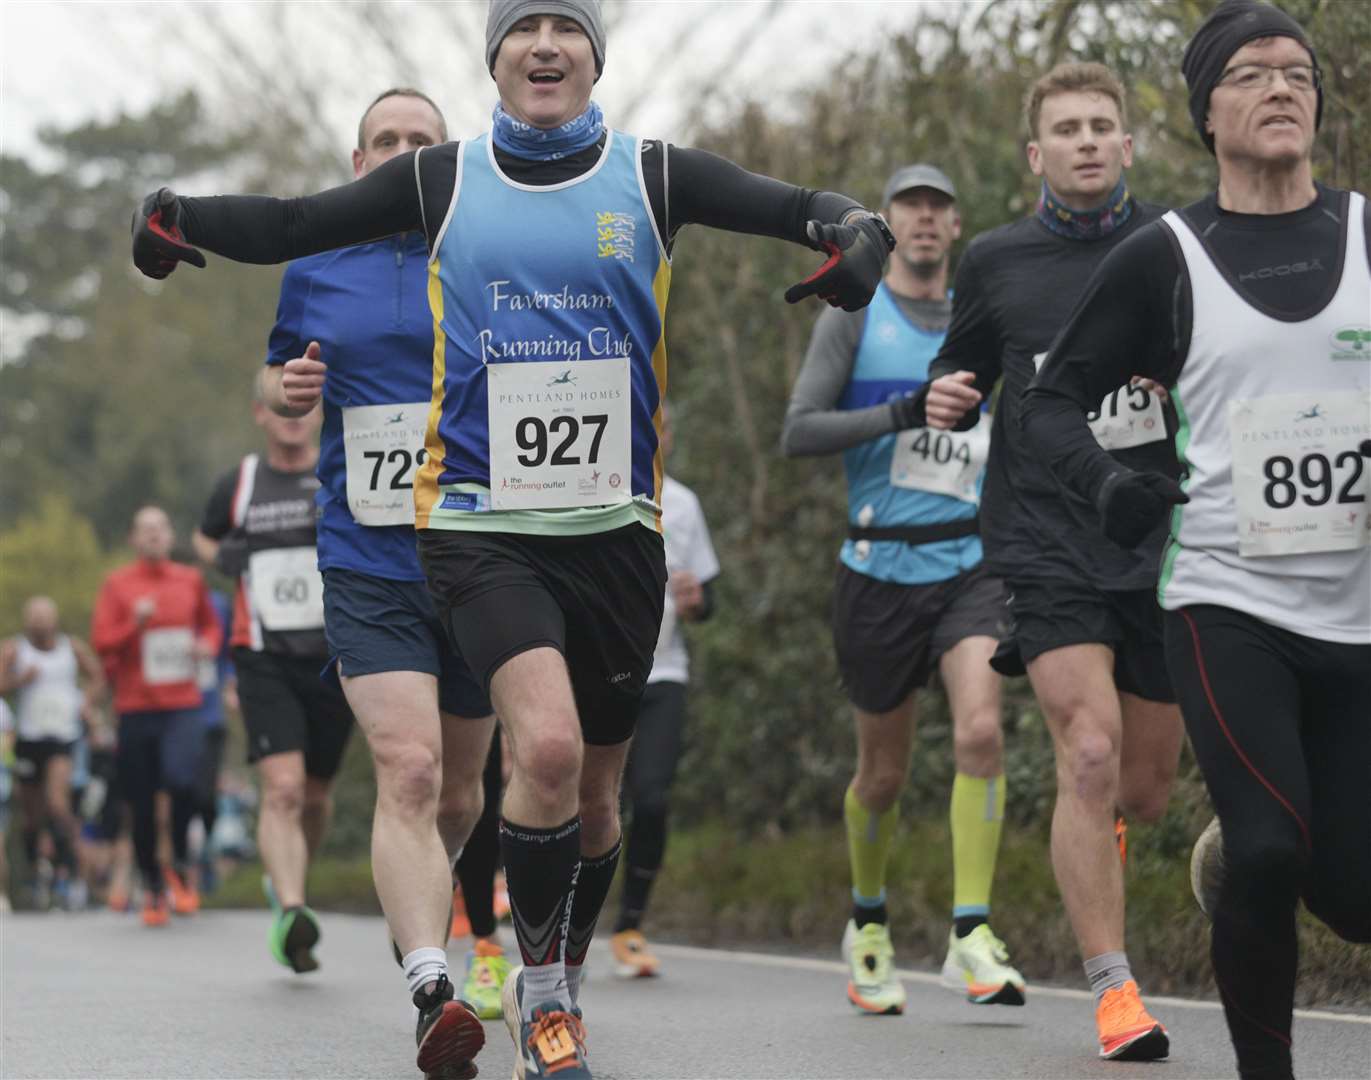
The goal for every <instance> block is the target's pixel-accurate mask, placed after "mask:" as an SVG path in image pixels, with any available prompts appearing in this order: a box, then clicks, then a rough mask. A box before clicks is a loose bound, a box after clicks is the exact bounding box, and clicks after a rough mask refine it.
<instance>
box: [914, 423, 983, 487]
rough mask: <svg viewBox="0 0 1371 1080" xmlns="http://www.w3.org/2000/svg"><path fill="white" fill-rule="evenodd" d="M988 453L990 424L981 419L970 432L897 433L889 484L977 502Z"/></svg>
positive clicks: (921, 429) (927, 429) (926, 431)
mask: <svg viewBox="0 0 1371 1080" xmlns="http://www.w3.org/2000/svg"><path fill="white" fill-rule="evenodd" d="M989 451H990V423H989V421H988V420H986V419H985V418H984V417H983V418H982V419H981V422H980V423H978V424H977V425H976V426H975V427H973V428H972V429H971V430H969V431H937V430H935V429H933V428H912V429H910V430H909V431H901V432H897V433H896V435H895V449H894V452H893V453H892V454H891V457H890V483H891V484H892V485H893V486H895V487H898V488H913V489H915V490H918V491H929V492H932V493H934V494H936V495H951V496H952V497H953V498H954V499H961V500H962V501H963V502H969V503H979V502H980V501H981V492H980V484H979V481H980V477H981V471H982V470H983V469H984V468H985V459H986V455H987V454H988V453H989Z"/></svg>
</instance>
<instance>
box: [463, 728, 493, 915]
mask: <svg viewBox="0 0 1371 1080" xmlns="http://www.w3.org/2000/svg"><path fill="white" fill-rule="evenodd" d="M456 722H457V723H460V722H461V721H456ZM503 784H504V777H503V776H502V775H501V769H500V731H499V729H498V728H496V730H495V737H494V738H493V739H492V740H491V743H490V753H489V754H487V755H486V768H485V772H484V773H483V774H482V777H481V786H482V788H483V789H484V794H485V800H486V802H485V806H484V807H483V808H482V810H481V818H480V820H479V821H477V822H476V827H475V828H474V829H472V830H471V835H470V836H469V837H467V842H466V844H465V845H464V846H463V848H462V857H461V858H460V859H458V860H457V880H458V881H460V882H461V884H462V900H463V902H464V903H465V904H466V909H467V918H468V919H469V920H471V933H472V936H473V937H490V936H492V935H493V934H494V933H495V869H496V867H497V866H499V864H500V789H501V788H502V787H503Z"/></svg>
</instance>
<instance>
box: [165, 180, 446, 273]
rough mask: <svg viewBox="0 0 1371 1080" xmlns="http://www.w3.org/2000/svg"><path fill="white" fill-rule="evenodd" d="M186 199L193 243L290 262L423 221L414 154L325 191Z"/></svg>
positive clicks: (237, 258)
mask: <svg viewBox="0 0 1371 1080" xmlns="http://www.w3.org/2000/svg"><path fill="white" fill-rule="evenodd" d="M180 203H181V229H182V232H183V233H184V234H185V237H186V240H187V242H189V243H191V244H194V245H195V246H196V247H201V248H204V249H205V250H206V251H212V252H214V253H215V254H216V255H222V256H223V257H224V258H226V259H232V260H233V261H234V262H245V263H281V262H288V261H289V260H291V259H298V258H301V257H303V256H305V255H313V254H315V253H317V252H320V251H331V250H333V249H334V248H340V247H349V246H350V245H352V244H363V243H366V242H367V241H369V240H379V239H381V238H382V237H384V236H391V235H394V234H395V233H402V232H408V231H409V230H411V229H419V228H421V227H422V226H423V211H422V210H421V208H420V203H419V186H418V183H417V182H416V180H415V175H414V154H413V153H409V154H401V155H399V156H398V157H394V158H391V159H390V160H389V161H387V162H386V163H385V164H384V165H379V166H377V167H376V168H375V169H373V170H372V171H371V172H369V173H367V175H366V176H363V177H362V178H361V179H359V180H354V181H353V182H352V183H351V184H344V185H343V186H342V187H336V188H330V189H329V190H328V191H322V192H320V193H319V194H317V195H306V196H304V197H303V198H298V199H273V198H270V197H269V196H266V195H218V196H212V197H209V198H187V197H182V198H181V200H180Z"/></svg>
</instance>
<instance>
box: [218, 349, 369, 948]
mask: <svg viewBox="0 0 1371 1080" xmlns="http://www.w3.org/2000/svg"><path fill="white" fill-rule="evenodd" d="M252 417H253V420H254V421H255V422H256V424H257V426H258V427H260V428H261V429H262V434H263V435H264V436H265V441H266V455H265V456H260V455H258V454H249V455H248V456H247V457H245V458H243V460H242V461H241V462H239V463H238V465H237V466H236V467H234V468H233V469H230V470H229V471H228V472H227V473H225V474H224V475H223V477H221V478H220V480H219V482H218V483H217V484H215V486H214V491H213V492H212V494H211V495H210V497H209V502H208V503H207V504H206V506H205V510H204V514H203V516H202V518H201V521H200V528H199V529H198V530H197V531H196V533H195V536H194V538H193V542H194V544H195V551H196V554H198V555H199V556H200V558H201V559H202V560H203V561H204V562H205V563H212V564H215V565H217V566H218V567H219V569H220V570H222V571H223V572H224V573H225V574H227V575H229V576H230V577H233V578H235V579H236V580H237V582H238V588H237V591H236V593H235V594H234V610H233V632H232V636H231V638H230V641H231V643H232V645H233V664H234V667H235V669H236V671H237V676H238V702H239V708H240V710H241V712H242V714H243V728H244V730H245V731H246V733H247V750H248V761H249V762H250V763H252V764H254V765H256V767H257V777H258V781H259V784H260V787H261V803H260V804H259V809H258V816H257V847H258V850H259V851H260V852H261V854H262V863H263V865H264V866H265V867H266V871H267V877H268V879H269V882H270V887H269V888H268V889H267V895H268V899H269V900H270V901H271V908H272V927H271V932H270V934H269V935H268V937H267V943H268V945H269V946H270V948H271V954H272V956H273V957H274V958H275V959H276V962H277V963H279V964H282V965H283V966H285V967H289V968H290V969H291V970H292V971H295V972H297V973H303V972H308V971H314V970H315V969H316V968H318V966H319V962H318V960H317V959H316V958H315V956H314V952H313V950H314V946H315V944H317V942H318V941H319V923H318V919H317V918H316V917H315V915H314V913H313V912H312V911H311V910H310V909H309V908H308V907H307V906H305V878H306V876H307V874H308V871H309V863H310V860H311V859H312V858H313V857H314V855H315V853H316V852H318V850H319V847H320V845H321V844H322V843H323V840H324V834H325V832H326V831H327V830H328V823H329V818H330V817H331V815H332V809H333V780H334V777H335V776H337V775H338V769H339V767H340V766H341V765H342V763H343V751H344V750H345V749H346V748H347V741H348V736H349V735H350V734H351V732H352V715H351V713H349V712H348V707H347V702H346V701H344V700H343V695H342V692H341V691H340V690H339V689H338V687H337V685H336V684H330V683H328V682H326V681H324V680H321V679H320V677H319V673H320V671H321V670H322V669H323V668H324V666H325V665H326V664H327V663H328V646H327V645H326V644H325V642H324V595H323V594H324V587H323V582H322V581H321V580H320V578H319V572H318V570H317V569H316V567H315V563H316V559H317V557H316V555H315V525H314V519H315V509H314V493H315V492H316V491H317V490H318V488H319V481H318V480H317V479H315V476H314V465H315V462H316V461H317V460H318V457H319V451H318V449H317V448H316V445H315V437H316V435H317V433H318V431H319V422H320V417H319V411H318V410H317V409H315V410H311V411H310V412H309V413H306V414H305V415H304V416H303V417H299V418H295V417H286V416H277V415H276V414H275V413H274V412H272V411H271V410H270V409H268V408H267V406H266V402H265V400H264V399H263V396H262V389H261V378H260V375H259V376H258V377H256V378H254V379H253V402H252Z"/></svg>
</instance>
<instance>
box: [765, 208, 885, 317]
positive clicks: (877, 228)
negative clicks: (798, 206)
mask: <svg viewBox="0 0 1371 1080" xmlns="http://www.w3.org/2000/svg"><path fill="white" fill-rule="evenodd" d="M805 231H806V232H807V233H808V234H809V246H810V247H812V248H813V249H814V250H815V251H826V252H828V261H827V262H825V263H824V264H823V266H821V267H819V269H817V270H815V271H814V273H812V274H810V275H809V277H807V278H805V279H804V280H803V281H801V282H799V283H798V284H796V285H792V286H791V287H790V288H789V289H787V290H786V293H785V299H786V303H787V304H794V303H797V302H798V301H800V300H803V299H804V298H805V297H806V296H817V297H818V298H819V299H820V300H824V301H826V302H827V303H828V304H829V306H831V307H840V308H842V309H843V310H844V311H860V310H861V309H862V308H864V307H866V305H867V304H869V303H871V297H872V296H873V295H874V294H875V292H876V286H877V285H879V284H880V283H881V275H882V274H884V273H885V262H886V260H887V259H888V258H889V257H890V253H891V252H892V251H894V250H895V237H894V236H892V235H891V232H890V228H889V226H887V225H886V223H885V219H884V218H882V217H881V216H880V215H879V214H864V215H862V216H860V217H856V218H853V219H852V220H851V223H850V224H847V225H826V224H824V223H823V222H822V221H811V222H810V223H809V224H808V225H807V226H805Z"/></svg>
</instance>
